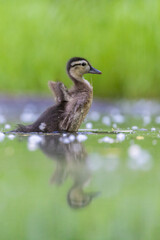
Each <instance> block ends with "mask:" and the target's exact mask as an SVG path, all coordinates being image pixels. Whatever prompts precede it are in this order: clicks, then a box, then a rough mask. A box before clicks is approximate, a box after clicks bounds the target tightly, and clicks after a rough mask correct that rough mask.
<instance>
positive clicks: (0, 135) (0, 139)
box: [0, 132, 5, 142]
mask: <svg viewBox="0 0 160 240" xmlns="http://www.w3.org/2000/svg"><path fill="white" fill-rule="evenodd" d="M4 139H5V134H4V133H2V132H0V142H2V141H3V140H4Z"/></svg>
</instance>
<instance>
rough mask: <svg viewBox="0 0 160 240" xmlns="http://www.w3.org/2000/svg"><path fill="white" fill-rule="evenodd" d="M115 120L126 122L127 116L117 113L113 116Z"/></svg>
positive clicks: (116, 121)
mask: <svg viewBox="0 0 160 240" xmlns="http://www.w3.org/2000/svg"><path fill="white" fill-rule="evenodd" d="M112 119H113V122H115V123H119V124H121V123H124V122H125V117H124V116H123V115H121V114H115V115H113V116H112Z"/></svg>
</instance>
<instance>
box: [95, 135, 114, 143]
mask: <svg viewBox="0 0 160 240" xmlns="http://www.w3.org/2000/svg"><path fill="white" fill-rule="evenodd" d="M98 142H99V143H102V142H105V143H114V142H115V140H114V139H113V138H110V137H108V136H106V137H104V138H101V139H99V140H98Z"/></svg>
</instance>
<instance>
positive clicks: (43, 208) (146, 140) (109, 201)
mask: <svg viewBox="0 0 160 240" xmlns="http://www.w3.org/2000/svg"><path fill="white" fill-rule="evenodd" d="M27 104H28V103H27ZM27 104H26V105H24V106H23V108H22V109H18V110H17V112H19V114H16V113H15V114H13V115H12V116H10V114H7V107H6V108H5V110H4V106H3V107H1V111H0V121H1V131H3V130H4V131H9V129H10V125H11V127H12V126H14V125H15V123H16V122H20V121H22V120H25V121H24V122H26V124H27V122H29V121H30V120H31V119H34V118H35V117H36V116H37V115H38V113H39V110H37V105H36V104H33V103H32V104H30V105H27ZM1 106H2V105H1ZM9 106H10V105H9ZM28 106H29V107H28ZM159 106H160V105H159V103H155V102H147V103H145V102H144V101H140V102H134V103H133V102H132V103H131V102H130V103H128V102H122V103H114V104H107V103H106V104H105V103H103V104H100V105H99V104H98V103H95V104H94V106H93V108H92V110H91V112H90V114H89V115H88V117H87V119H86V121H85V123H83V125H82V127H81V130H80V131H79V132H78V133H76V134H59V133H53V134H46V135H45V134H36V133H33V134H12V133H8V134H5V135H3V134H1V135H0V156H1V161H0V166H1V173H0V196H1V200H0V216H1V218H0V239H7V240H8V239H29V240H30V239H31V240H32V239H33V240H36V239H37V240H40V239H43V240H44V239H47V240H49V239H84V240H85V239H86V240H88V239H92V240H94V239H95V240H97V239H98V240H99V239H122V240H124V239H127V240H128V239H159V234H160V230H159V220H160V217H159V216H160V214H159V213H160V212H159V209H160V194H159V184H160V161H159V156H160V154H159V153H160V151H159V145H160V133H159V131H160V125H159V124H160V117H159V116H160V107H159ZM8 108H9V107H8ZM13 112H14V111H13ZM13 116H14V118H13ZM7 125H8V126H7Z"/></svg>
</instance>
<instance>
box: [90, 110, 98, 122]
mask: <svg viewBox="0 0 160 240" xmlns="http://www.w3.org/2000/svg"><path fill="white" fill-rule="evenodd" d="M89 119H90V120H92V121H94V122H97V121H98V120H99V119H100V114H99V113H98V112H96V111H93V112H91V113H90V115H89Z"/></svg>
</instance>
